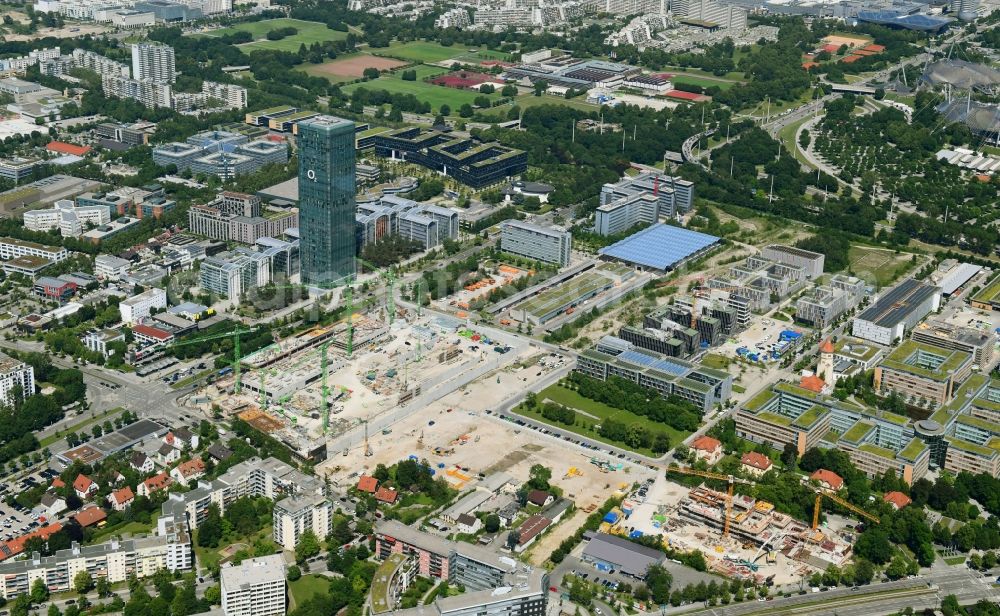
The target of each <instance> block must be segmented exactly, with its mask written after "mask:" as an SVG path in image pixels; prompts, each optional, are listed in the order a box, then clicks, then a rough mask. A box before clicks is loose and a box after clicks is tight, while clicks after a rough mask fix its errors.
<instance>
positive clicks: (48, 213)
mask: <svg viewBox="0 0 1000 616" xmlns="http://www.w3.org/2000/svg"><path fill="white" fill-rule="evenodd" d="M109 222H111V208H109V207H107V206H105V205H93V206H79V205H77V204H76V203H74V202H73V201H70V200H68V199H60V200H59V201H56V202H55V205H53V207H52V208H51V209H45V210H29V211H27V212H25V213H24V227H25V228H26V229H29V230H31V231H50V230H52V229H59V234H60V235H62V236H63V237H80V236H81V235H83V232H84V231H85V230H86V229H87V228H88V227H99V226H101V225H106V224H108V223H109Z"/></svg>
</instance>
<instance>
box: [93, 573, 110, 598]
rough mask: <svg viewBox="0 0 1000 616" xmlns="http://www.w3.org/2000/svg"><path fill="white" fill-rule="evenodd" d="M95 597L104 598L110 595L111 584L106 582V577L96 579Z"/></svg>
mask: <svg viewBox="0 0 1000 616" xmlns="http://www.w3.org/2000/svg"><path fill="white" fill-rule="evenodd" d="M96 586H97V596H98V597H101V598H104V597H107V596H110V595H111V582H109V581H108V578H107V576H103V575H102V576H101V577H99V578H97V584H96Z"/></svg>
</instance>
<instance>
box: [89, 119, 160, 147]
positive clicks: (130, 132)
mask: <svg viewBox="0 0 1000 616" xmlns="http://www.w3.org/2000/svg"><path fill="white" fill-rule="evenodd" d="M155 128H156V125H155V124H151V123H149V122H134V123H132V124H120V123H117V122H105V123H103V124H98V125H97V126H96V127H95V128H94V134H95V135H97V137H99V138H100V139H102V140H106V141H107V142H113V143H120V144H123V145H125V146H129V147H131V146H136V145H148V144H149V137H150V135H152V133H153V130H154V129H155ZM102 143H103V142H102Z"/></svg>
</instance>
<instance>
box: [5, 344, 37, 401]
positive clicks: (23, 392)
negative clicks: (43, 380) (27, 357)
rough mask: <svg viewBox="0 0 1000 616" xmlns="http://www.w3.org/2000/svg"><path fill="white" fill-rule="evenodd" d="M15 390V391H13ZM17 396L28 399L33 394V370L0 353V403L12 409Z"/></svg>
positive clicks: (19, 361)
mask: <svg viewBox="0 0 1000 616" xmlns="http://www.w3.org/2000/svg"><path fill="white" fill-rule="evenodd" d="M15 388H17V390H15ZM15 391H19V392H20V393H18V394H17V395H19V396H23V397H25V398H26V397H28V396H32V395H34V393H35V369H34V368H32V367H31V366H29V365H28V364H26V363H24V362H23V361H21V360H19V359H14V358H13V357H10V356H9V355H5V354H4V353H0V401H2V402H3V404H4V405H5V406H7V407H11V408H13V406H14V404H15V403H16V402H18V401H17V400H15V397H14V396H15Z"/></svg>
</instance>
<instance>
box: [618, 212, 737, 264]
mask: <svg viewBox="0 0 1000 616" xmlns="http://www.w3.org/2000/svg"><path fill="white" fill-rule="evenodd" d="M718 241H719V238H717V237H715V236H714V235H708V234H706V233H699V232H698V231H691V230H689V229H685V228H683V227H674V226H671V225H666V224H663V223H658V224H655V225H652V226H649V227H646V228H645V229H643V230H642V231H639V232H638V233H634V234H632V235H630V236H629V237H627V238H625V239H623V240H621V241H619V242H616V243H614V244H612V245H611V246H608V247H606V248H602V249H601V250H600V251H599V252H600V254H602V255H605V256H609V257H613V258H616V259H621V260H622V261H627V262H629V263H635V264H637V265H641V266H644V267H652V268H656V269H661V270H666V269H670V268H671V267H673V266H674V265H676V264H677V263H680V262H681V261H683V260H685V259H687V258H689V257H690V256H691V255H693V254H695V253H698V252H700V251H702V250H704V249H705V248H708V247H709V246H712V245H713V244H715V243H716V242H718Z"/></svg>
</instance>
